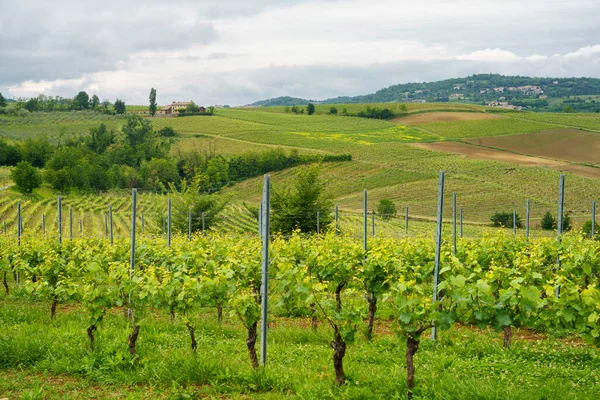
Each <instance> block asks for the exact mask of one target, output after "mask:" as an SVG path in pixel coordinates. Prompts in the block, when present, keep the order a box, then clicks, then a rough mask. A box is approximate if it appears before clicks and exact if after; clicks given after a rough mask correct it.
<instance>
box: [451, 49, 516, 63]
mask: <svg viewBox="0 0 600 400" xmlns="http://www.w3.org/2000/svg"><path fill="white" fill-rule="evenodd" d="M453 58H455V59H457V60H469V61H486V62H494V61H499V62H510V61H516V60H518V59H519V56H517V55H516V54H515V53H512V52H510V51H506V50H501V49H485V50H478V51H474V52H472V53H471V54H464V55H459V56H456V57H453Z"/></svg>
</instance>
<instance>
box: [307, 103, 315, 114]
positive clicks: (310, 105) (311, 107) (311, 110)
mask: <svg viewBox="0 0 600 400" xmlns="http://www.w3.org/2000/svg"><path fill="white" fill-rule="evenodd" d="M306 113H307V114H308V115H313V114H314V113H315V105H314V104H313V103H308V105H307V106H306Z"/></svg>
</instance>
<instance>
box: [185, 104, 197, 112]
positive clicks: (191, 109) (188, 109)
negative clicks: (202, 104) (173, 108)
mask: <svg viewBox="0 0 600 400" xmlns="http://www.w3.org/2000/svg"><path fill="white" fill-rule="evenodd" d="M185 112H187V113H197V112H198V106H197V105H196V103H194V102H193V101H192V102H190V104H188V105H187V106H185Z"/></svg>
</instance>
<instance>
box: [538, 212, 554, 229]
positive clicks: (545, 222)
mask: <svg viewBox="0 0 600 400" xmlns="http://www.w3.org/2000/svg"><path fill="white" fill-rule="evenodd" d="M541 225H542V229H545V230H552V229H554V227H555V226H556V221H554V217H553V216H552V214H550V211H546V214H544V216H543V217H542V222H541Z"/></svg>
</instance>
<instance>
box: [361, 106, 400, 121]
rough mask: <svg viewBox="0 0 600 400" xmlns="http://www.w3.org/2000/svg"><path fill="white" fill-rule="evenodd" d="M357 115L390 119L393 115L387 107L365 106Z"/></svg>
mask: <svg viewBox="0 0 600 400" xmlns="http://www.w3.org/2000/svg"><path fill="white" fill-rule="evenodd" d="M357 116H358V117H361V118H374V119H390V118H392V117H393V116H394V113H393V112H392V111H391V110H390V109H388V108H371V107H368V106H367V109H366V110H361V111H359V112H358V114H357Z"/></svg>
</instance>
